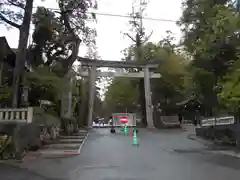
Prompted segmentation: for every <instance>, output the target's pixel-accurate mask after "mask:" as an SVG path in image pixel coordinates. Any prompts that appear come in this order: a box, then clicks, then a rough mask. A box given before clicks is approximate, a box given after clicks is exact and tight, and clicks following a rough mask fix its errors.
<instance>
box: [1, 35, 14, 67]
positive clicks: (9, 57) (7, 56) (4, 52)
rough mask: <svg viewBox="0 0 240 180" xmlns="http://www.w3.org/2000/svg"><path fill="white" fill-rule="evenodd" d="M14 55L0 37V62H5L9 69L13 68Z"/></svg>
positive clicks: (3, 38)
mask: <svg viewBox="0 0 240 180" xmlns="http://www.w3.org/2000/svg"><path fill="white" fill-rule="evenodd" d="M15 60H16V54H15V52H14V51H13V50H12V49H11V48H10V47H9V45H8V43H7V40H6V38H5V37H3V36H2V37H0V61H5V62H6V63H8V64H9V65H10V66H11V67H14V66H15Z"/></svg>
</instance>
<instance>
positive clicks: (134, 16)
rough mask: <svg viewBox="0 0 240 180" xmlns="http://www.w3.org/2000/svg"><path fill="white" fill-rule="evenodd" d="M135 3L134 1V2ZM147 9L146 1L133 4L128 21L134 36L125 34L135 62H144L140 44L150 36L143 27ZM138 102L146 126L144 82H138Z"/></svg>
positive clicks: (142, 0)
mask: <svg viewBox="0 0 240 180" xmlns="http://www.w3.org/2000/svg"><path fill="white" fill-rule="evenodd" d="M134 2H136V1H134ZM136 7H139V9H137V10H136ZM146 7H147V1H145V0H140V1H137V4H134V3H133V6H132V13H131V14H130V16H131V20H130V21H129V24H130V25H131V32H132V33H133V34H134V35H133V36H131V35H130V34H129V33H125V35H127V36H128V37H129V38H130V39H131V40H132V41H133V42H134V45H133V47H135V50H136V51H135V54H134V55H135V58H134V59H135V60H138V61H142V60H144V58H143V54H142V44H144V43H145V42H146V41H147V40H148V39H149V37H150V36H151V34H150V35H149V36H148V37H147V36H146V32H145V30H144V27H143V22H142V18H143V13H144V12H145V10H146ZM126 60H131V58H127V59H126ZM131 71H141V69H131ZM138 85H139V92H140V96H139V102H140V106H141V114H142V123H143V125H145V126H147V119H146V104H145V91H144V80H143V79H140V80H139V83H138Z"/></svg>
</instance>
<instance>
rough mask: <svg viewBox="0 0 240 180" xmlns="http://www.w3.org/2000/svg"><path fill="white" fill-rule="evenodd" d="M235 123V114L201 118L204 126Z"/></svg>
mask: <svg viewBox="0 0 240 180" xmlns="http://www.w3.org/2000/svg"><path fill="white" fill-rule="evenodd" d="M234 123H235V118H234V116H225V117H218V118H209V119H202V120H201V126H202V127H208V126H221V125H229V124H234Z"/></svg>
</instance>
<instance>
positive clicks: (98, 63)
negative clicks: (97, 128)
mask: <svg viewBox="0 0 240 180" xmlns="http://www.w3.org/2000/svg"><path fill="white" fill-rule="evenodd" d="M78 61H79V62H81V66H82V67H84V66H85V67H89V68H88V71H86V70H85V71H80V73H79V75H80V76H82V77H87V76H89V81H90V82H89V84H90V87H89V88H90V90H89V111H88V127H89V128H91V126H92V119H93V107H94V97H95V96H94V95H95V90H96V86H95V81H96V78H97V77H98V76H102V77H103V76H105V77H109V76H111V77H126V78H144V88H145V103H146V118H147V124H148V127H149V128H153V127H154V124H153V108H152V99H151V88H150V87H151V86H150V79H151V78H160V77H161V74H159V73H152V72H150V69H156V68H157V67H158V64H156V63H152V64H146V63H139V62H134V61H130V62H129V61H128V62H126V61H106V60H93V59H88V58H82V57H79V58H78ZM99 67H110V68H142V69H143V70H144V71H143V72H142V71H141V72H136V73H124V72H98V71H97V68H99Z"/></svg>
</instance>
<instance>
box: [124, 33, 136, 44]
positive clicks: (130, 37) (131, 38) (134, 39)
mask: <svg viewBox="0 0 240 180" xmlns="http://www.w3.org/2000/svg"><path fill="white" fill-rule="evenodd" d="M124 35H126V36H128V37H129V38H130V39H131V40H132V41H133V42H136V40H135V39H134V38H132V37H131V36H130V35H129V34H128V33H124Z"/></svg>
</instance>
